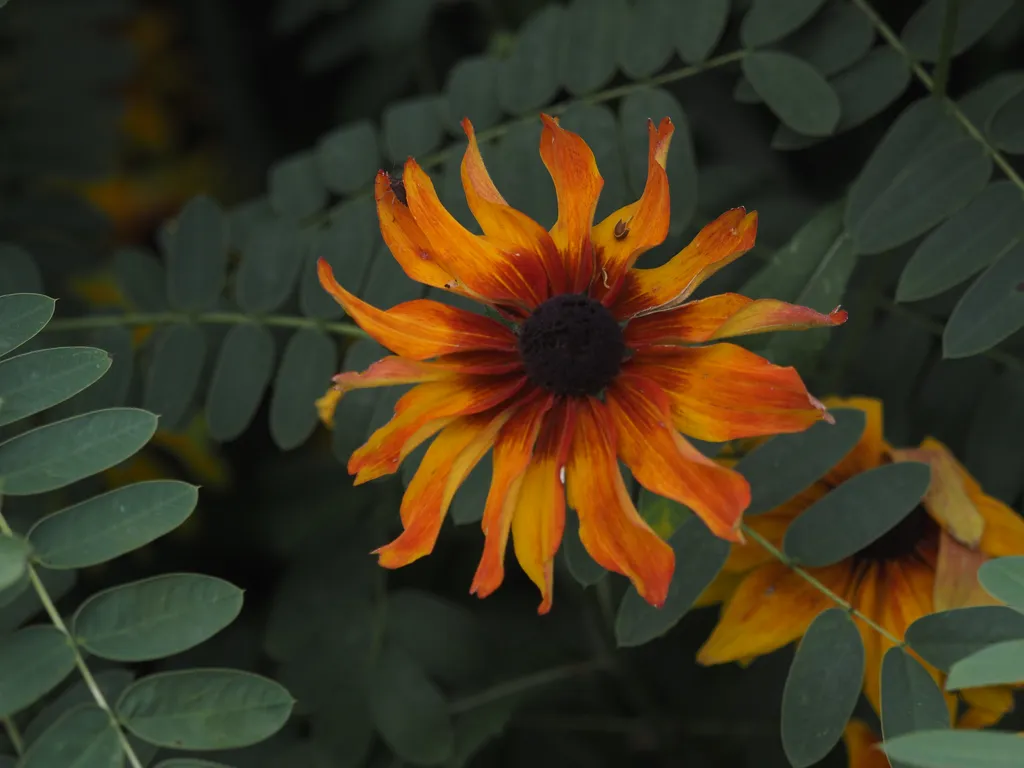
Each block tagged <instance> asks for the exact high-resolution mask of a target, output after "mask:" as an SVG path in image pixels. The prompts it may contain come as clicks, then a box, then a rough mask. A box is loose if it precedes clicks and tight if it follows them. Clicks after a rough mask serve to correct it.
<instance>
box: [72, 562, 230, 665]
mask: <svg viewBox="0 0 1024 768" xmlns="http://www.w3.org/2000/svg"><path fill="white" fill-rule="evenodd" d="M241 610H242V590H240V589H239V588H238V587H236V586H235V585H234V584H231V583H229V582H227V581H224V580H223V579H216V578H214V577H212V576H202V575H199V574H195V573H175V574H168V575H165V576H155V577H153V578H149V579H143V580H142V581H135V582H132V583H130V584H122V585H120V586H117V587H112V588H111V589H107V590H104V591H103V592H100V593H98V594H95V595H93V596H92V597H90V598H89V599H88V600H86V601H85V602H84V603H82V605H81V606H80V607H79V608H78V610H77V611H76V612H75V616H74V619H73V629H72V632H73V634H74V636H75V640H76V641H77V643H78V644H79V645H81V646H82V647H83V648H85V649H86V650H87V651H89V652H90V653H92V654H94V655H96V656H99V657H100V658H103V659H111V660H113V661H151V660H153V659H162V658H165V657H167V656H173V655H174V654H176V653H181V652H182V651H186V650H188V649H189V648H192V647H194V646H196V645H199V644H200V643H202V642H205V641H206V640H209V639H210V638H211V637H213V636H214V635H215V634H217V633H218V632H220V631H221V630H222V629H224V628H225V627H226V626H227V625H228V624H230V623H231V622H232V621H234V620H235V619H236V618H237V617H238V614H239V613H240V612H241Z"/></svg>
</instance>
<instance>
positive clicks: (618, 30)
mask: <svg viewBox="0 0 1024 768" xmlns="http://www.w3.org/2000/svg"><path fill="white" fill-rule="evenodd" d="M624 17H625V4H624V3H623V2H622V0H573V2H572V3H571V4H570V5H569V7H568V8H567V9H566V13H565V20H564V22H563V23H562V30H561V41H560V45H559V48H560V52H561V54H562V56H561V62H560V63H561V66H560V67H559V73H560V75H561V78H562V83H563V84H564V85H565V87H566V88H567V89H568V90H569V92H570V93H571V94H573V95H575V96H580V95H582V94H584V93H590V92H591V91H596V90H597V89H598V88H601V87H602V86H604V85H605V84H607V83H608V81H609V80H611V79H612V77H614V76H615V49H616V47H617V46H616V41H617V40H618V37H619V35H620V34H622V27H623V19H624Z"/></svg>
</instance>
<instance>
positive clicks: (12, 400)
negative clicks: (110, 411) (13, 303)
mask: <svg viewBox="0 0 1024 768" xmlns="http://www.w3.org/2000/svg"><path fill="white" fill-rule="evenodd" d="M110 363H111V360H110V355H108V354H107V353H106V352H104V351H103V350H102V349H93V348H91V347H56V348H53V349H40V350H36V351H35V352H27V353H25V354H24V355H18V356H17V357H12V358H10V359H9V360H4V361H2V362H0V426H3V425H4V424H10V423H11V422H14V421H18V420H19V419H24V418H25V417H27V416H31V415H32V414H35V413H39V412H40V411H44V410H46V409H47V408H50V407H51V406H54V405H57V404H58V403H62V402H64V401H65V400H67V399H68V398H70V397H72V396H74V395H76V394H78V393H79V392H81V391H82V390H83V389H85V388H86V387H88V386H89V385H90V384H92V383H93V382H95V381H97V380H98V379H99V378H100V377H101V376H102V375H103V374H104V373H106V372H107V369H109V368H110Z"/></svg>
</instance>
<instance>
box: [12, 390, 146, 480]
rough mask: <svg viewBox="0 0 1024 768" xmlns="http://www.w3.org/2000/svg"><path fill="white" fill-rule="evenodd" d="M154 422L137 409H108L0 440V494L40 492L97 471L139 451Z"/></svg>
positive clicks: (144, 412)
mask: <svg viewBox="0 0 1024 768" xmlns="http://www.w3.org/2000/svg"><path fill="white" fill-rule="evenodd" d="M156 422H157V419H156V416H154V415H153V414H152V413H149V412H147V411H143V410H140V409H138V408H109V409H107V410H104V411H93V412H92V413H87V414H84V415H82V416H74V417H72V418H70V419H65V420H64V421H58V422H55V423H53V424H47V425H45V426H42V427H38V428H36V429H33V430H30V431H28V432H24V433H22V434H20V435H18V436H16V437H12V438H11V439H10V440H7V441H6V442H4V443H0V481H2V482H3V488H4V493H6V494H7V495H9V496H26V495H30V494H35V493H45V492H46V491H52V490H54V489H56V488H63V487H64V486H65V485H70V484H71V483H74V482H76V481H78V480H81V479H82V478H84V477H89V476H90V475H94V474H96V473H97V472H102V471H103V470H105V469H108V468H110V467H112V466H114V465H115V464H119V463H120V462H122V461H124V460H125V459H127V458H128V457H129V456H131V455H133V454H134V453H135V452H136V451H138V450H139V449H141V448H142V446H144V445H145V444H146V443H147V442H148V441H149V438H151V437H152V436H153V433H154V432H156Z"/></svg>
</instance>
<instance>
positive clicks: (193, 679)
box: [116, 669, 295, 750]
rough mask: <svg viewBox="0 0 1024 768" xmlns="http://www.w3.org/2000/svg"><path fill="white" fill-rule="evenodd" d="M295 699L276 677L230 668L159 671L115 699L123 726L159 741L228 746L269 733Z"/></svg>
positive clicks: (164, 744) (198, 746) (277, 726)
mask: <svg viewBox="0 0 1024 768" xmlns="http://www.w3.org/2000/svg"><path fill="white" fill-rule="evenodd" d="M294 705H295V702H294V700H293V699H292V697H291V696H290V695H289V694H288V691H286V690H285V689H284V687H283V686H281V685H280V684H279V683H276V682H274V681H273V680H270V679H268V678H266V677H261V676H260V675H254V674H251V673H249V672H241V671H238V670H233V669H188V670H183V671H179V672H161V673H159V674H155V675H150V676H148V677H144V678H142V679H141V680H138V681H137V682H135V683H133V684H132V685H131V686H129V687H128V689H127V690H126V691H125V692H124V693H123V694H121V698H120V699H118V700H117V707H116V709H117V716H118V719H119V720H120V721H121V722H122V723H123V724H124V726H125V727H126V728H127V729H128V730H129V731H131V732H132V733H134V734H135V735H136V736H138V737H139V738H140V739H143V740H145V741H148V742H149V743H150V744H155V745H157V746H160V747H168V748H171V749H196V750H200V749H232V748H236V747H244V746H248V745H249V744H255V743H256V742H259V741H263V740H264V739H266V738H269V737H270V736H273V735H274V734H275V733H277V731H279V730H280V729H281V727H282V726H283V725H284V724H285V722H286V721H287V720H288V717H289V716H290V715H291V711H292V707H293V706H294Z"/></svg>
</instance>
